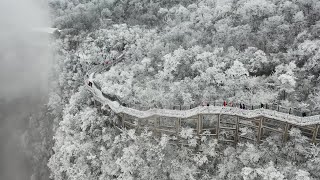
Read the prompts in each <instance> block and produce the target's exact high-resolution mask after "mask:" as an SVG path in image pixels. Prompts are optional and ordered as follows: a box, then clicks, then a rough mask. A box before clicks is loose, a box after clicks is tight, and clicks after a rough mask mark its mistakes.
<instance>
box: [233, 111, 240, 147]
mask: <svg viewBox="0 0 320 180" xmlns="http://www.w3.org/2000/svg"><path fill="white" fill-rule="evenodd" d="M236 121H237V122H236V131H235V132H234V133H235V135H234V142H235V144H236V143H238V142H239V116H237V120H236Z"/></svg>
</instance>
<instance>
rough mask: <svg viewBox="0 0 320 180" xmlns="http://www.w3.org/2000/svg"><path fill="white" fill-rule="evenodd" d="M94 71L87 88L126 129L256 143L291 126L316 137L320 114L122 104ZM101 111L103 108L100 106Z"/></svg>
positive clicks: (285, 132)
mask: <svg viewBox="0 0 320 180" xmlns="http://www.w3.org/2000/svg"><path fill="white" fill-rule="evenodd" d="M93 77H94V73H92V74H91V75H90V76H89V78H88V79H86V80H85V83H86V87H87V89H88V90H89V91H90V92H91V93H92V95H93V97H94V99H95V105H96V106H97V107H98V108H99V109H100V110H101V109H104V108H102V107H108V108H110V109H111V110H112V111H113V112H114V113H116V114H117V115H118V116H119V121H118V122H116V125H117V126H118V127H120V128H126V129H131V128H135V129H138V130H139V129H140V130H141V129H144V128H148V129H150V130H152V131H154V132H155V134H162V133H165V134H168V135H175V136H179V132H180V130H181V128H192V129H193V134H194V135H197V136H198V137H201V136H210V137H211V136H212V137H214V138H216V139H217V140H218V141H222V142H231V143H238V142H240V141H252V142H256V143H260V142H261V141H262V140H263V139H265V138H266V137H268V136H270V135H273V134H278V135H280V136H281V137H282V140H283V141H287V140H288V138H289V136H288V133H289V130H290V129H291V128H293V127H295V128H298V129H300V130H301V133H302V134H303V135H304V136H306V137H308V138H309V139H310V142H312V143H318V142H319V141H320V134H319V133H318V129H319V124H320V115H314V116H308V117H299V116H295V115H293V114H289V113H284V112H279V111H275V110H270V109H263V108H260V109H255V110H244V109H240V108H237V107H223V106H214V105H213V106H212V105H209V106H198V107H194V108H191V109H186V110H180V109H181V108H180V109H179V110H173V109H156V108H153V109H149V110H139V109H135V108H130V107H124V106H122V105H121V104H119V102H117V101H112V100H111V99H110V98H109V97H108V96H107V95H105V94H104V93H102V92H101V90H100V88H99V87H97V85H96V84H95V83H93V85H92V87H91V86H88V83H87V82H88V81H91V82H93ZM101 111H103V110H101Z"/></svg>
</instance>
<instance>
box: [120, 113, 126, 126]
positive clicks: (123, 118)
mask: <svg viewBox="0 0 320 180" xmlns="http://www.w3.org/2000/svg"><path fill="white" fill-rule="evenodd" d="M121 119H122V120H121V123H122V124H121V126H122V128H124V121H125V114H124V113H122V118H121Z"/></svg>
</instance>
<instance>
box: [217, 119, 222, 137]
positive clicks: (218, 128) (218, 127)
mask: <svg viewBox="0 0 320 180" xmlns="http://www.w3.org/2000/svg"><path fill="white" fill-rule="evenodd" d="M220 120H221V114H218V124H217V140H218V141H219V132H220Z"/></svg>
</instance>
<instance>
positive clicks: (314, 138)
mask: <svg viewBox="0 0 320 180" xmlns="http://www.w3.org/2000/svg"><path fill="white" fill-rule="evenodd" d="M318 130H319V125H318V124H317V125H316V126H315V127H314V130H313V135H312V143H313V144H316V140H317V135H318Z"/></svg>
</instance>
